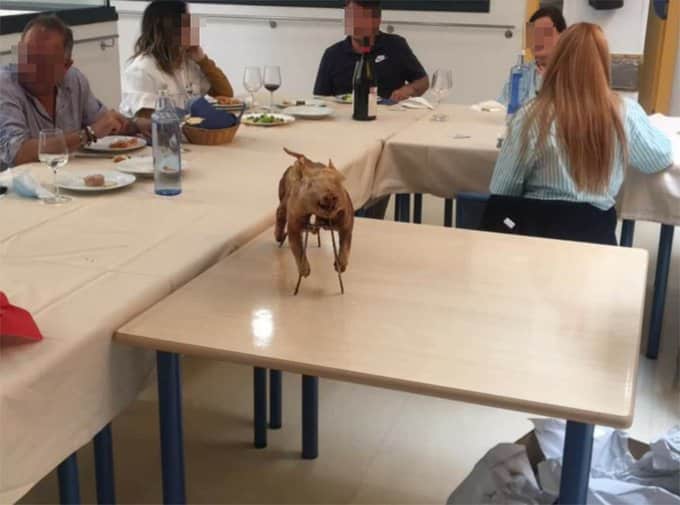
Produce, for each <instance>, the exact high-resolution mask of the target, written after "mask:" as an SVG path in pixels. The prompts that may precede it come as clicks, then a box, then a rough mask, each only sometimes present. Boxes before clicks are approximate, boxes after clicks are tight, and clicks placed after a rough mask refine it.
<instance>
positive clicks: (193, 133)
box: [182, 123, 240, 146]
mask: <svg viewBox="0 0 680 505" xmlns="http://www.w3.org/2000/svg"><path fill="white" fill-rule="evenodd" d="M239 125H240V123H237V124H235V125H234V126H232V127H231V128H220V129H218V130H207V129H205V128H197V127H195V126H189V125H184V127H183V128H182V131H183V132H184V135H186V137H187V139H188V140H189V142H191V143H192V144H198V145H201V146H218V145H220V144H228V143H229V142H231V141H232V140H234V136H235V135H236V132H237V131H238V127H239Z"/></svg>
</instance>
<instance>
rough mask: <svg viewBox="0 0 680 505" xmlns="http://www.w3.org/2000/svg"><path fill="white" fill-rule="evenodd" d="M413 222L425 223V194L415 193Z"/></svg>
mask: <svg viewBox="0 0 680 505" xmlns="http://www.w3.org/2000/svg"><path fill="white" fill-rule="evenodd" d="M413 222H414V223H416V224H422V223H423V194H422V193H416V194H415V195H413Z"/></svg>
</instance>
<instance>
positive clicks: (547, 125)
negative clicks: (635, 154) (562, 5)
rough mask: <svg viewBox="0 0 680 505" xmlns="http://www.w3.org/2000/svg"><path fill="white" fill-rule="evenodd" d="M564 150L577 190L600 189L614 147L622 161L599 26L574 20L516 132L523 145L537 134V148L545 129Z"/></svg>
mask: <svg viewBox="0 0 680 505" xmlns="http://www.w3.org/2000/svg"><path fill="white" fill-rule="evenodd" d="M553 124H554V128H555V133H556V136H557V142H558V145H560V146H561V147H562V149H564V152H565V154H566V156H567V160H568V163H569V171H570V174H571V177H572V179H573V180H574V183H575V184H576V187H577V188H578V189H579V191H587V192H590V193H603V192H604V191H605V190H606V189H607V187H608V185H609V180H610V177H611V173H612V166H613V164H614V160H615V157H616V149H617V145H618V146H619V147H620V149H621V156H622V157H623V159H624V161H625V159H626V154H625V153H626V152H627V141H626V133H625V130H624V127H623V121H622V119H621V100H620V98H619V97H618V95H616V94H615V93H614V92H613V91H612V90H611V57H610V54H609V45H608V44H607V39H606V38H605V36H604V33H603V31H602V29H601V28H600V27H599V26H598V25H594V24H591V23H578V24H575V25H573V26H571V27H570V28H569V29H567V31H566V32H564V33H563V34H562V36H561V37H560V41H559V43H558V44H557V47H556V48H555V50H554V52H553V54H552V56H551V59H550V62H549V63H548V67H547V69H546V72H545V76H544V80H543V85H542V87H541V91H540V92H539V94H538V96H537V97H536V98H535V99H534V100H533V101H532V102H531V103H530V104H529V106H528V110H527V120H526V122H525V123H524V130H523V132H522V139H523V146H524V147H523V149H524V150H525V153H526V150H527V149H528V145H529V137H530V132H531V131H535V132H537V142H536V147H535V148H536V151H537V152H538V153H540V152H542V150H543V148H544V146H545V144H546V141H547V139H548V136H549V134H550V132H551V128H552V127H553Z"/></svg>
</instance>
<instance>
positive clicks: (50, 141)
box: [38, 128, 71, 204]
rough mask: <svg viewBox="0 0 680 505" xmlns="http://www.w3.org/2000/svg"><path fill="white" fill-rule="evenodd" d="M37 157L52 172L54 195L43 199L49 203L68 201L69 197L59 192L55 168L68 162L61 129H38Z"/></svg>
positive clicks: (66, 148) (66, 147)
mask: <svg viewBox="0 0 680 505" xmlns="http://www.w3.org/2000/svg"><path fill="white" fill-rule="evenodd" d="M38 158H39V159H40V161H41V162H43V163H45V164H46V165H47V166H48V167H50V168H51V169H52V172H53V173H54V196H53V197H51V198H45V199H43V201H44V202H45V203H50V204H58V203H66V202H70V201H71V198H70V197H68V196H65V195H62V194H61V193H60V192H59V184H58V183H57V169H59V168H61V167H63V166H65V165H66V163H68V146H67V145H66V139H65V138H64V132H63V131H61V130H60V129H59V128H51V129H47V130H40V137H39V140H38Z"/></svg>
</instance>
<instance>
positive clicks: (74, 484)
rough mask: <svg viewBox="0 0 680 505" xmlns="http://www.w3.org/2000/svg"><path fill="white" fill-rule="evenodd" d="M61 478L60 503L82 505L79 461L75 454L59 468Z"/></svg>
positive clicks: (58, 472) (58, 474) (58, 473)
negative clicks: (80, 504)
mask: <svg viewBox="0 0 680 505" xmlns="http://www.w3.org/2000/svg"><path fill="white" fill-rule="evenodd" d="M57 476H58V478H59V501H60V502H61V503H62V504H63V505H73V504H79V503H80V483H79V482H78V460H77V459H76V453H75V452H74V453H73V454H71V455H70V456H69V457H68V458H66V459H65V460H64V461H62V462H61V464H60V465H59V466H58V467H57Z"/></svg>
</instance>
